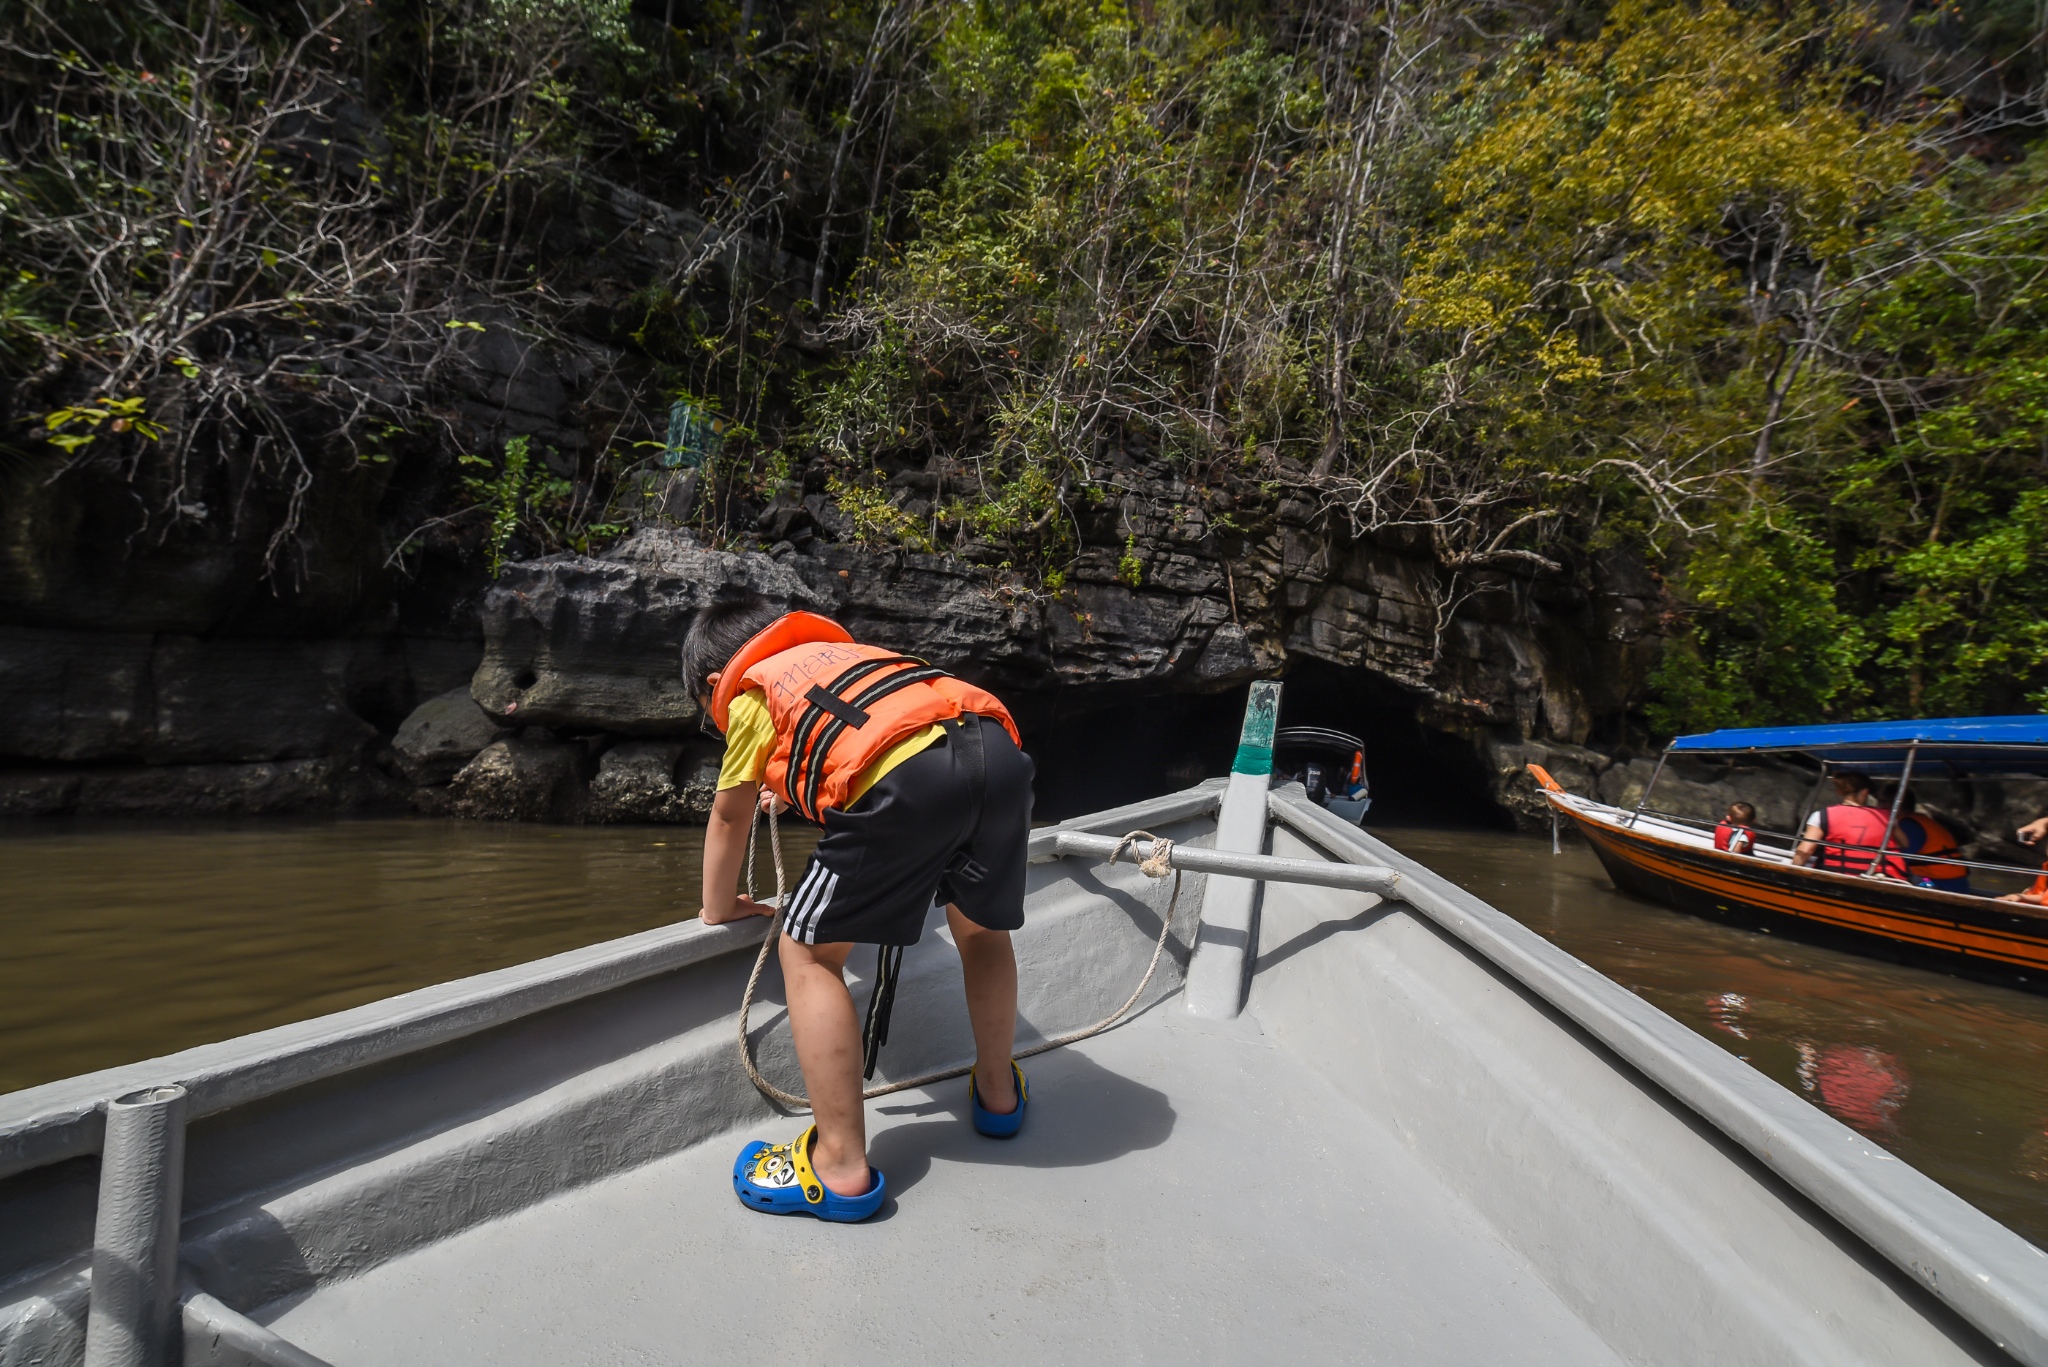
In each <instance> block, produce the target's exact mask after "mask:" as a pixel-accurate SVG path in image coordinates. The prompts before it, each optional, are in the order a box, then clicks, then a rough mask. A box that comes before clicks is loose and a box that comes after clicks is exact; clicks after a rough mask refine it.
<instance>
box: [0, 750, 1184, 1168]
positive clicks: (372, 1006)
mask: <svg viewBox="0 0 2048 1367" xmlns="http://www.w3.org/2000/svg"><path fill="white" fill-rule="evenodd" d="M1223 786H1224V781H1223V780H1221V779H1209V780H1205V781H1204V782H1202V783H1200V784H1197V785H1195V786H1194V787H1192V788H1188V789H1184V790H1182V791H1180V792H1177V793H1169V794H1166V795H1164V796H1162V797H1157V798H1150V799H1147V800H1145V801H1143V802H1137V803H1131V804H1128V805H1125V806H1122V807H1113V808H1109V809H1107V810H1105V811H1100V812H1091V813H1087V814H1084V815H1082V816H1078V817H1075V818H1073V819H1071V820H1069V821H1065V822H1061V823H1058V824H1056V825H1052V826H1045V827H1041V828H1039V829H1037V830H1034V831H1033V832H1032V833H1031V846H1030V848H1031V858H1032V860H1033V862H1035V863H1044V862H1047V860H1048V859H1049V858H1051V857H1052V850H1053V847H1054V845H1055V844H1056V842H1057V841H1058V838H1059V835H1060V833H1061V832H1062V831H1077V830H1096V829H1100V828H1103V827H1115V826H1120V825H1129V824H1140V825H1142V824H1145V823H1152V824H1157V825H1161V826H1164V825H1170V824H1172V823H1173V822H1176V821H1184V820H1188V819H1190V818H1193V817H1199V816H1202V815H1206V814H1208V813H1210V812H1213V811H1214V810H1215V809H1216V807H1217V804H1218V803H1219V802H1220V801H1221V800H1222V792H1223ZM767 924H768V923H767V921H766V919H765V918H761V917H749V918H747V919H746V920H744V921H735V922H731V923H729V924H726V925H721V926H707V925H704V924H703V923H702V922H700V921H697V920H696V919H694V918H692V919H690V920H686V921H679V922H676V923H674V924H672V925H667V926H658V927H656V928H654V929H652V930H645V931H640V932H638V933H637V934H633V935H626V936H621V937H619V938H618V939H614V940H605V941H600V942H599V943H597V944H594V945H585V946H583V947H582V948H580V949H572V950H567V951H564V952H563V953H560V954H554V955H550V956H548V957H547V958H544V959H535V960H533V961H531V962H528V963H523V964H513V965H511V966H509V967H506V968H500V969H493V970H492V971H490V972H488V973H478V974H473V975H471V976H469V977H465V978H456V979H453V980H451V981H449V982H445V983H436V984H433V985H432V986H429V987H422V988H416V989H414V990H413V991H410V992H403V993H399V994H398V995H396V996H391V997H385V998H383V999H381V1000H378V1001H374V1002H368V1003H366V1004H364V1005H362V1006H356V1007H351V1008H349V1009H348V1010H345V1011H336V1012H331V1013H329V1014H327V1015H324V1016H315V1017H312V1018H310V1019H308V1020H303V1021H294V1022H292V1023H290V1024H288V1025H280V1026H275V1027H273V1028H271V1029H269V1030H260V1031H256V1032H254V1033H252V1034H247V1035H237V1036H234V1037H232V1038H230V1039H225V1040H219V1041H216V1042H214V1043H211V1044H202V1045H197V1046H195V1047H193V1048H191V1049H185V1050H181V1051H179V1052H178V1053H174V1054H166V1055H162V1056H160V1057H157V1058H152V1059H143V1060H140V1061H138V1062H135V1063H124V1064H119V1065H117V1066H115V1067H113V1068H106V1069H101V1070H100V1071H98V1072H92V1073H82V1074H79V1075H77V1076H75V1077H69V1078H59V1079H56V1080H55V1081H52V1082H46V1083H42V1084H40V1085H38V1086H35V1087H28V1088H24V1089H22V1090H20V1091H17V1092H12V1093H8V1094H4V1095H0V1179H5V1178H9V1177H13V1176H16V1175H18V1174H20V1173H23V1172H28V1171H32V1170H34V1169H36V1168H42V1167H48V1166H50V1165H51V1164H54V1163H61V1162H63V1161H65V1160H66V1159H71V1158H79V1157H84V1156H87V1155H90V1154H96V1153H98V1152H99V1151H100V1147H101V1144H102V1142H103V1141H104V1137H105V1132H106V1107H107V1102H108V1101H109V1100H110V1099H112V1098H113V1097H117V1096H122V1095H125V1094H127V1093H129V1092H132V1091H137V1090H139V1089H142V1088H145V1087H153V1086H161V1085H164V1084H166V1083H175V1084H177V1085H179V1086H182V1087H184V1088H185V1089H186V1092H187V1095H188V1100H187V1103H186V1105H187V1110H186V1114H187V1116H188V1117H189V1118H191V1119H198V1118H200V1117H202V1116H207V1115H213V1114H217V1113H219V1112H221V1111H227V1110H232V1109H233V1108H235V1107H237V1106H243V1105H247V1104H249V1103H251V1102H255V1101H261V1100H263V1099H265V1098H267V1097H272V1096H276V1095H279V1094H280V1093H283V1092H288V1091H291V1090H293V1089H294V1088H297V1087H302V1086H305V1085H307V1084H309V1083H313V1082H318V1081H321V1080H322V1079H325V1078H330V1077H334V1076H336V1075H339V1074H342V1073H347V1072H351V1071H354V1070H356V1069H359V1068H364V1067H368V1066H370V1065H372V1064H376V1063H382V1062H384V1061H386V1060H389V1059H394V1058H400V1057H403V1056H405V1055H407V1054H415V1053H419V1052H421V1051H423V1050H426V1049H430V1048H433V1047H435V1046H437V1045H441V1044H445V1043H448V1042H450V1041H453V1040H458V1039H462V1038H465V1037H467V1036H470V1035H476V1034H480V1033H482V1032H484V1031H486V1030H492V1029H496V1028H497V1027H499V1026H503V1025H508V1024H511V1023H512V1022H514V1021H518V1020H521V1019H524V1018H526V1017H528V1016H533V1015H538V1014H539V1013H541V1012H544V1011H548V1010H551V1009H553V1008H555V1007H558V1006H565V1005H568V1004H570V1003H572V1002H576V1001H581V1000H584V999H585V998H588V997H593V996H596V995H599V994H601V993H604V992H608V991H612V990H614V989H617V988H621V987H626V986H629V985H631V984H633V983H636V982H640V981H642V980H644V979H647V978H651V977H656V976H659V975H661V974H664V973H670V972H674V971H675V970H677V969H681V968H687V967H689V966H691V965H693V964H699V963H703V962H706V961H708V960H711V959H716V958H719V957H721V956H723V955H727V954H736V953H739V952H741V951H744V950H751V949H753V948H754V947H755V946H757V945H758V944H760V942H761V937H762V935H763V934H765V933H766V928H767Z"/></svg>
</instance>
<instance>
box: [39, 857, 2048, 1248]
mask: <svg viewBox="0 0 2048 1367" xmlns="http://www.w3.org/2000/svg"><path fill="white" fill-rule="evenodd" d="M1376 834H1379V835H1381V836H1382V837H1384V838H1386V839H1387V840H1389V841H1390V842H1391V843H1393V844H1395V845H1397V846H1398V847H1400V848H1401V849H1402V850H1404V851H1405V852H1407V853H1408V854H1410V855H1413V856H1414V857H1416V858H1418V859H1421V860H1422V861H1423V862H1425V863H1427V864H1429V865H1431V866H1432V867H1434V868H1436V869H1438V870H1440V871H1442V872H1443V873H1444V874H1446V875H1447V876H1449V877H1451V878H1452V879H1454V880H1456V881H1457V882H1459V883H1460V884H1462V885H1463V886H1465V887H1467V888H1469V889H1471V890H1472V891H1473V892H1475V893H1478V894H1479V895H1480V896H1482V897H1484V898H1486V899H1487V900H1488V901H1490V902H1492V903H1493V904H1494V905H1496V906H1498V907H1500V908H1501V909H1502V910H1503V911H1505V912H1507V913H1508V914H1510V915H1512V916H1514V917H1515V918H1516V919H1517V920H1520V921H1522V922H1523V923H1524V924H1526V925H1528V926H1530V927H1531V928H1533V929H1535V930H1536V931H1538V932H1539V933H1541V934H1543V935H1544V936H1546V937H1547V938H1549V939H1551V940H1553V941H1555V942H1556V943H1557V944H1559V945H1561V946H1562V947H1564V948H1565V949H1566V950H1569V951H1570V952H1571V953H1573V954H1575V955H1577V956H1578V957H1580V958H1581V959H1584V960H1585V961H1586V962H1588V963H1590V964H1592V965H1593V966H1594V967H1595V968H1598V969H1599V970H1600V971H1602V972H1603V973H1606V974H1608V975H1609V976H1610V977H1612V978H1614V979H1615V980H1616V981H1618V982H1620V983H1622V984H1623V985H1624V986H1626V987H1628V988H1629V989H1630V990H1632V991H1634V992H1636V993H1638V994H1640V995H1641V996H1643V997H1644V998H1646V999H1648V1000H1649V1001H1651V1002H1654V1003H1655V1004H1656V1005H1657V1006H1659V1007H1661V1008H1662V1009H1663V1010H1665V1011H1668V1012H1670V1013H1671V1014H1672V1015H1673V1016H1675V1017H1677V1018H1678V1019H1679V1020H1681V1021H1684V1022H1685V1023H1686V1024H1687V1025H1689V1026H1691V1027H1692V1028H1693V1029H1695V1030H1697V1031H1699V1032H1700V1033H1701V1034H1702V1035H1704V1036H1706V1037H1707V1038H1708V1039H1710V1040H1712V1041H1713V1042H1714V1043H1716V1044H1718V1045H1720V1046H1721V1047H1722V1048H1724V1049H1726V1050H1728V1051H1729V1052H1730V1053H1732V1054H1735V1055H1737V1056H1738V1057H1740V1058H1742V1059H1745V1060H1746V1061H1748V1062H1749V1063H1750V1064H1751V1065H1753V1066H1754V1067H1757V1068H1759V1069H1761V1070H1762V1071H1764V1072H1765V1073H1767V1074H1768V1075H1769V1076H1771V1077H1772V1078H1774V1079H1776V1080H1777V1081H1778V1082H1780V1083H1782V1084H1783V1085H1784V1086H1786V1087H1787V1088H1789V1089H1791V1090H1792V1091H1793V1092H1794V1093H1795V1094H1796V1095H1798V1096H1801V1097H1803V1098H1805V1099H1806V1100H1808V1101H1810V1102H1812V1103H1813V1104H1814V1105H1816V1106H1821V1107H1823V1108H1825V1109H1826V1110H1828V1111H1829V1112H1830V1113H1832V1114H1833V1115H1835V1116H1836V1117H1837V1118H1839V1119H1841V1120H1842V1121H1844V1122H1846V1123H1847V1124H1850V1125H1853V1126H1854V1127H1856V1128H1857V1129H1859V1130H1861V1131H1862V1132H1863V1133H1865V1134H1867V1135H1869V1136H1870V1137H1871V1138H1872V1139H1874V1140H1876V1141H1877V1142H1879V1143H1881V1144H1883V1145H1884V1146H1885V1147H1886V1148H1888V1149H1890V1150H1891V1151H1892V1152H1894V1153H1896V1154H1898V1155H1899V1156H1900V1157H1901V1158H1904V1159H1905V1160H1907V1161H1908V1162H1910V1163H1912V1164H1914V1165H1915V1166H1916V1167H1918V1168H1919V1169H1921V1171H1923V1172H1925V1173H1927V1174H1928V1175H1929V1176H1931V1177H1933V1178H1934V1179H1935V1180H1937V1181H1939V1182H1941V1183H1943V1184H1944V1185H1946V1186H1948V1187H1949V1188H1950V1189H1951V1190H1953V1191H1955V1192H1957V1193H1958V1194H1959V1195H1961V1196H1963V1197H1964V1198H1965V1199H1966V1200H1969V1201H1970V1202H1972V1203H1973V1204H1975V1205H1977V1206H1978V1207H1979V1208H1981V1209H1983V1210H1985V1211H1987V1212H1989V1213H1990V1214H1991V1215H1993V1216H1995V1217H1996V1218H1998V1219H1999V1220H2002V1221H2004V1222H2005V1223H2006V1224H2007V1225H2009V1226H2011V1227H2012V1228H2014V1229H2016V1230H2018V1231H2019V1232H2020V1233H2022V1234H2024V1235H2026V1236H2027V1237H2028V1238H2030V1239H2032V1240H2034V1241H2035V1242H2036V1243H2040V1244H2043V1245H2048V997H2038V996H2032V995H2029V994H2026V993H2021V992H2017V991H2013V990H2010V989H2006V988H1999V987H1990V986H1981V985H1978V984H1975V983H1969V982H1964V981H1962V980H1960V979H1956V978H1950V977H1947V976H1945V975H1942V974H1938V973H1930V972H1922V971H1918V970H1915V969H1909V968H1899V967H1894V966H1892V965H1889V964H1884V963H1878V962H1875V961H1872V960H1867V959H1862V958H1857V957H1854V956H1851V955H1847V954H1841V953H1837V952H1835V951H1831V950H1826V949H1817V948H1811V947H1807V946H1803V945H1799V944H1796V943H1793V942H1790V941H1786V940H1784V939H1782V938H1780V937H1776V936H1769V935H1759V934H1754V933H1751V932H1747V931H1740V930H1734V929H1730V928H1728V927H1724V926H1720V925H1717V924H1714V923H1711V922H1708V921H1702V920H1698V919H1696V918H1693V917H1689V916H1683V915H1680V914H1678V913H1676V912H1671V911H1667V910H1664V909H1662V908H1660V907H1655V906H1652V905H1649V904H1646V903H1643V902H1638V901H1636V900H1634V899H1633V898H1629V897H1625V896H1623V895H1621V894H1619V893H1617V892H1615V891H1614V889H1613V888H1612V887H1611V886H1610V885H1609V884H1608V882H1607V878H1606V875H1605V874H1604V873H1602V872H1601V869H1600V866H1599V864H1598V862H1597V861H1596V860H1595V859H1594V858H1593V856H1592V853H1591V852H1590V851H1589V850H1588V849H1587V848H1586V847H1585V846H1584V845H1583V844H1576V843H1571V844H1567V845H1566V846H1565V850H1564V853H1563V854H1561V855H1556V856H1553V855H1552V854H1551V853H1550V845H1549V842H1548V840H1547V839H1543V838H1530V837H1522V836H1512V835H1502V834H1499V833H1497V832H1490V831H1488V832H1481V831H1440V830H1418V829H1390V830H1379V831H1377V832H1376ZM808 845H809V841H808V838H807V837H804V836H802V835H800V834H797V833H796V832H792V833H791V838H790V840H789V841H788V842H787V845H786V848H785V858H786V861H787V864H788V867H789V869H790V871H791V873H792V874H794V873H795V872H796V869H797V865H798V863H799V861H800V858H801V856H802V854H803V853H804V851H805V850H807V849H808ZM701 848H702V837H701V834H700V833H699V832H698V831H696V830H694V829H679V828H673V827H667V828H663V827H594V828H576V827H569V828H549V827H535V826H490V825H480V824H471V823H457V822H438V821H424V820H419V821H406V820H394V821H344V822H327V823H318V824H303V825H299V824H290V823H280V822H274V821H273V822H261V823H255V822H252V823H247V824H225V823H205V824H188V825H178V826H169V825H162V826H146V825H137V826H125V825H120V826H117V825H106V824H79V825H64V824H36V825H26V826H11V827H0V937H4V939H0V944H4V946H5V949H4V952H0V1092H5V1091H10V1090H13V1089H16V1088H21V1087H29V1086H33V1085H35V1084H37V1083H40V1082H47V1081H50V1080H52V1079H55V1078H60V1077H67V1076H70V1075H72V1074H74V1073H82V1072H89V1071H92V1070H94V1069H98V1068H106V1067H111V1066H113V1065H115V1064H120V1063H128V1062H132V1061H135V1060H137V1059H142V1058H149V1057H153V1056H156V1055H161V1054H168V1053H172V1052H175V1051H176V1050H179V1049H186V1048H190V1047H191V1046H193V1045H197V1044H205V1043H208V1042H211V1041H214V1040H220V1039H226V1038H229V1037H231V1036H234V1035H239V1034H244V1033H247V1032H249V1031H252V1030H262V1029H265V1028H267V1027H270V1026H274V1025H282V1024H285V1023H287V1022H290V1021H296V1020H303V1019H306V1018H307V1017H310V1016H317V1015H321V1014H323V1013H325V1012H329V1011H339V1010H343V1009H345V1008H347V1007H351V1006H358V1005H361V1004H362V1003H364V1002H370V1001H375V1000H377V999H379V998H381V997H388V996H391V995H393V994H395V993H399V992H405V991H408V990H410V989H412V988H416V987H423V986H426V985H428V984H431V983H437V982H443V981H446V980H448V979H450V978H457V977H461V976H464V975H466V974H471V973H481V972H485V971H487V970H489V969H493V968H502V967H504V966H506V965H508V964H514V963H519V962H522V961H525V960H528V959H534V958H539V957H541V956H543V955H547V954H554V953H559V952H560V951H562V950H566V949H574V948H577V947H579V946H582V945H586V944H592V943H595V942H597V941H600V940H606V939H611V938H613V937H616V936H620V935H628V934H631V933H633V932H635V931H639V930H646V929H648V928H650V927H653V926H658V925H665V924H668V923H670V922H673V921H676V920H679V919H683V918H685V917H687V916H690V915H693V914H694V913H695V910H696V905H697V892H696V884H697V876H698V859H699V852H700V850H701ZM757 875H758V877H759V878H760V881H761V884H762V886H763V888H764V890H769V889H772V888H773V886H774V874H773V872H772V870H771V869H770V867H769V865H768V862H767V860H766V857H765V851H764V852H763V856H762V858H761V859H760V861H759V863H758V865H757Z"/></svg>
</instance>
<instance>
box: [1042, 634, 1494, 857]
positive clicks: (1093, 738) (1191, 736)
mask: <svg viewBox="0 0 2048 1367" xmlns="http://www.w3.org/2000/svg"><path fill="white" fill-rule="evenodd" d="M1285 682H1286V688H1285V690H1284V691H1283V692H1282V694H1281V700H1280V724H1281V725H1283V726H1329V727H1334V728H1336V729H1337V730H1339V731H1348V732H1350V733H1352V734H1353V735H1356V736H1359V737H1361V738H1363V739H1364V741H1365V763H1366V773H1367V776H1368V778H1369V779H1370V780H1371V782H1372V795H1373V804H1372V811H1371V812H1370V813H1368V814H1367V816H1366V819H1365V820H1366V825H1368V826H1464V827H1472V828H1477V829H1486V830H1512V829H1513V822H1512V821H1511V820H1510V819H1509V818H1508V816H1507V814H1506V813H1505V812H1503V811H1502V810H1501V809H1500V807H1499V806H1498V805H1497V804H1496V803H1495V802H1494V801H1493V799H1492V797H1491V796H1490V794H1489V792H1488V789H1487V783H1486V771H1485V768H1484V766H1483V765H1482V763H1481V762H1480V759H1479V756H1478V755H1477V754H1476V753H1475V752H1474V751H1473V749H1472V747H1471V745H1470V744H1468V743H1467V742H1465V741H1463V740H1461V739H1459V738H1458V737H1456V736H1452V735H1448V734H1446V733H1444V732H1441V731H1435V730H1431V729H1429V728H1427V727H1425V726H1424V725H1423V724H1422V722H1421V721H1420V719H1419V715H1418V713H1419V709H1418V706H1417V703H1416V700H1415V698H1414V696H1413V695H1412V694H1410V693H1407V692H1405V691H1404V690H1402V689H1401V688H1399V687H1397V686H1396V685H1394V684H1391V683H1389V682H1388V681H1387V680H1386V679H1385V678H1384V677H1382V676H1380V675H1378V674H1375V673H1373V672H1372V671H1371V670H1366V669H1356V668H1345V667H1343V666H1339V665H1332V664H1326V663H1324V662H1323V661H1321V660H1312V659H1307V658H1302V657H1297V658H1295V659H1294V660H1293V661H1291V662H1290V663H1289V666H1288V670H1287V674H1286V678H1285ZM1005 700H1006V701H1007V702H1008V703H1009V704H1010V707H1011V710H1012V712H1013V714H1014V715H1015V716H1016V718H1017V726H1018V729H1019V730H1020V731H1022V732H1023V733H1024V747H1025V749H1026V750H1028V751H1029V752H1030V754H1031V758H1032V761H1033V762H1034V763H1035V764H1036V765H1037V768H1038V779H1037V783H1036V791H1037V803H1036V806H1035V808H1034V816H1035V818H1036V819H1037V820H1040V821H1063V820H1065V819H1066V818H1068V817H1072V816H1080V815H1082V814H1083V813H1086V812H1096V811H1101V810H1103V809H1104V808H1107V807H1115V806H1118V805H1120V804H1122V803H1126V802H1137V801H1140V800H1141V799H1144V798H1148V797H1157V796H1158V795H1159V794H1161V793H1170V792H1174V791H1176V790H1178V789H1181V788H1187V787H1191V786H1192V785H1194V784H1196V783H1199V782H1201V781H1202V780H1203V779H1205V778H1214V777H1216V776H1218V775H1221V774H1225V773H1228V772H1229V771H1230V761H1231V757H1232V756H1233V755H1235V754H1236V753H1237V733H1238V728H1239V726H1240V725H1241V724H1242V722H1243V719H1244V700H1245V690H1244V689H1242V688H1234V689H1231V690H1229V691H1227V692H1223V693H1209V694H1188V693H1174V694H1160V695H1155V696H1151V697H1143V698H1130V697H1123V698H1118V697H1115V696H1110V697H1104V696H1103V695H1101V694H1089V693H1081V692H1078V691H1075V690H1066V691H1055V692H1047V693H1035V694H1033V693H1023V692H1021V691H1015V692H1011V693H1008V694H1006V698H1005Z"/></svg>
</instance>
